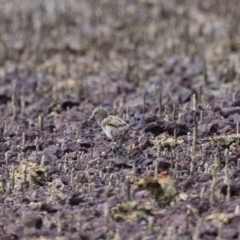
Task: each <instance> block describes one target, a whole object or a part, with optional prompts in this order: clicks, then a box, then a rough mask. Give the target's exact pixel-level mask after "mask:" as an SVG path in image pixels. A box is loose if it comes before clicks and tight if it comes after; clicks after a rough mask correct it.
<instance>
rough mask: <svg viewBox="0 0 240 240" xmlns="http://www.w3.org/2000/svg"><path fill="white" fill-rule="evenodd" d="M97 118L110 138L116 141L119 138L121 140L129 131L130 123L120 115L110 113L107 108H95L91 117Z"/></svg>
mask: <svg viewBox="0 0 240 240" xmlns="http://www.w3.org/2000/svg"><path fill="white" fill-rule="evenodd" d="M93 118H94V119H95V120H96V121H97V122H98V124H99V125H100V126H101V128H102V130H103V131H104V132H105V134H106V135H107V137H108V138H110V139H111V140H112V141H113V142H115V141H116V140H117V139H118V138H120V139H121V142H122V141H123V140H124V137H125V136H126V134H127V133H128V132H129V126H128V124H127V123H126V122H125V121H123V120H122V119H121V118H119V117H115V116H112V115H109V113H108V111H107V109H105V108H103V107H97V108H95V109H94V110H93V112H92V116H91V119H93Z"/></svg>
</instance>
